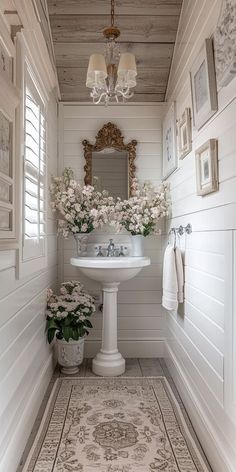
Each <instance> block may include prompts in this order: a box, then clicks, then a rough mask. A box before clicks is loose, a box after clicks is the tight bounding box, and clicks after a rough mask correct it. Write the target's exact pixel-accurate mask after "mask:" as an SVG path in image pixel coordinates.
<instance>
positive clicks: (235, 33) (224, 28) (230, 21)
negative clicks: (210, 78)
mask: <svg viewBox="0 0 236 472" xmlns="http://www.w3.org/2000/svg"><path fill="white" fill-rule="evenodd" d="M214 52H215V66H216V80H217V85H218V88H220V87H224V86H226V85H228V83H229V82H230V81H231V80H232V79H233V78H234V77H235V75H236V0H223V2H222V7H221V12H220V16H219V20H218V23H217V27H216V30H215V33H214Z"/></svg>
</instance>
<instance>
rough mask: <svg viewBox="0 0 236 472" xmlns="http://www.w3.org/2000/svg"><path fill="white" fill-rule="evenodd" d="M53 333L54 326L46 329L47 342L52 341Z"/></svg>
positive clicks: (54, 331) (54, 330)
mask: <svg viewBox="0 0 236 472" xmlns="http://www.w3.org/2000/svg"><path fill="white" fill-rule="evenodd" d="M55 333H56V329H55V328H51V329H48V332H47V339H48V342H49V344H51V342H52V341H53V339H54V336H55Z"/></svg>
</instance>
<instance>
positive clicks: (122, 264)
mask: <svg viewBox="0 0 236 472" xmlns="http://www.w3.org/2000/svg"><path fill="white" fill-rule="evenodd" d="M70 263H71V264H72V265H74V266H76V267H78V268H79V269H80V270H81V272H83V273H84V274H85V275H87V277H89V278H90V279H93V280H97V281H98V282H101V283H102V291H103V327H102V347H101V350H100V352H98V354H97V355H96V357H95V358H94V359H93V372H94V373H95V374H97V375H101V376H106V377H107V376H115V375H121V374H123V373H124V371H125V360H124V358H123V357H122V355H121V354H120V352H119V351H118V349H117V292H118V286H119V284H120V282H124V281H126V280H129V279H132V278H133V277H135V275H137V274H138V273H139V272H140V271H141V270H142V268H143V267H145V266H148V265H150V259H149V257H120V258H118V257H101V258H99V257H72V258H71V260H70Z"/></svg>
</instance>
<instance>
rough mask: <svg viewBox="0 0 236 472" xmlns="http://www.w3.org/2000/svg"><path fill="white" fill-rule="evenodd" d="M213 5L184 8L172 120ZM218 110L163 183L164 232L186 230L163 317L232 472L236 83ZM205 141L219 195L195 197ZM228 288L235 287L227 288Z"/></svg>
mask: <svg viewBox="0 0 236 472" xmlns="http://www.w3.org/2000/svg"><path fill="white" fill-rule="evenodd" d="M220 6H221V1H218V0H191V1H188V0H184V2H183V10H182V16H181V20H180V26H179V33H178V37H177V43H176V44H177V45H176V49H175V54H174V58H173V63H172V70H171V75H170V80H169V86H168V93H167V99H168V101H169V102H170V103H171V102H172V101H173V100H175V101H176V106H177V117H180V116H181V114H182V112H183V111H184V109H185V107H191V90H190V80H189V70H190V69H191V65H192V63H193V61H194V60H195V58H196V56H197V54H198V52H199V50H200V48H201V46H202V45H203V42H204V39H205V38H207V37H210V36H211V34H212V33H213V31H214V29H215V26H216V23H217V18H218V14H219V10H220ZM218 101H219V110H218V112H217V113H216V114H215V115H214V116H213V117H212V118H211V120H210V121H209V122H208V123H207V124H205V125H204V127H203V128H202V129H201V130H200V131H199V132H197V130H195V129H193V151H192V152H191V153H190V154H189V155H188V156H187V157H186V158H185V159H184V160H182V161H180V162H179V168H178V170H177V171H176V172H175V173H173V174H172V175H171V176H170V178H169V181H170V183H171V195H172V204H173V205H172V218H171V219H170V221H169V222H168V226H178V225H180V224H182V225H186V224H188V223H191V224H192V227H193V233H192V234H191V235H190V236H186V237H185V236H183V237H182V238H181V242H180V245H181V247H182V250H183V256H184V259H185V303H184V304H183V305H182V306H180V309H179V313H178V314H176V313H168V315H167V342H166V356H167V359H168V365H169V367H170V368H171V372H172V375H173V377H174V380H175V382H176V384H177V386H178V388H179V390H180V392H181V394H182V397H183V399H184V400H185V404H186V406H187V408H188V411H189V415H190V418H191V420H192V422H193V425H194V427H195V428H196V431H197V433H198V436H199V439H200V441H201V442H202V445H203V447H204V449H205V452H206V453H207V455H208V457H209V459H210V462H211V464H212V467H213V470H214V472H222V471H223V470H224V471H227V472H228V471H231V472H233V471H235V470H236V453H235V451H236V408H235V403H236V390H235V369H236V360H235V342H236V332H235V322H234V321H233V309H234V300H233V281H234V280H235V279H234V276H233V271H235V268H234V266H235V260H234V259H233V254H234V253H235V233H236V231H235V230H236V216H235V215H236V212H235V210H236V159H235V153H236V141H235V135H236V79H234V80H233V81H232V82H231V83H230V84H229V85H228V87H226V88H223V89H221V90H219V93H218ZM210 138H217V139H218V145H219V182H220V185H219V191H218V192H215V193H213V194H211V195H208V196H205V197H200V196H197V195H196V177H195V155H194V151H195V149H197V148H198V147H199V146H201V145H202V144H203V143H204V142H205V141H207V140H208V139H210ZM234 283H235V282H234Z"/></svg>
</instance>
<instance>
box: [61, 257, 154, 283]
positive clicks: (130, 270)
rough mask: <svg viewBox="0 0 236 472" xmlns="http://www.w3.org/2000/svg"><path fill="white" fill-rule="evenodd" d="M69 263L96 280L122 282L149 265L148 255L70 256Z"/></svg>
mask: <svg viewBox="0 0 236 472" xmlns="http://www.w3.org/2000/svg"><path fill="white" fill-rule="evenodd" d="M70 263H71V264H72V265H74V266H77V267H79V269H80V270H81V272H83V273H84V274H85V275H87V277H89V278H90V279H93V280H97V281H98V282H103V283H104V282H113V283H114V282H116V283H117V282H123V281H125V280H129V279H132V277H135V275H137V274H138V273H139V272H140V270H142V268H143V267H145V266H148V265H150V259H149V257H72V258H71V260H70Z"/></svg>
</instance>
